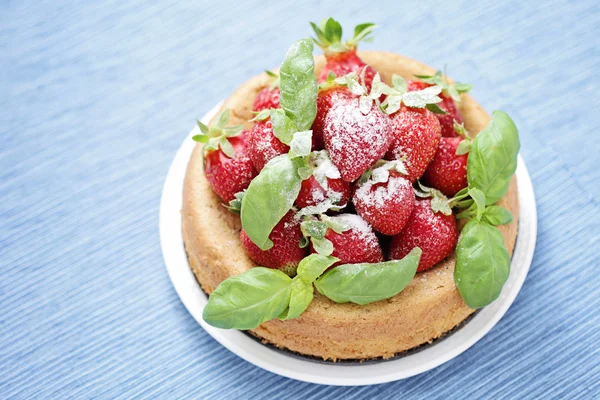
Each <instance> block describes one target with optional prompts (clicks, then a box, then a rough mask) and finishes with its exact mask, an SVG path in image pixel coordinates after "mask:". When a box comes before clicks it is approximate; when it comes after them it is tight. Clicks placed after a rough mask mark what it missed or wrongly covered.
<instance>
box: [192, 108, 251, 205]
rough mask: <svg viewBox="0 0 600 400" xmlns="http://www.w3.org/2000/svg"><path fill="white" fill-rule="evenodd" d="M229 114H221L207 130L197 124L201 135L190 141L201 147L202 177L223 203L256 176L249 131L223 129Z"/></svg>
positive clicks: (227, 111) (244, 187) (227, 201)
mask: <svg viewBox="0 0 600 400" xmlns="http://www.w3.org/2000/svg"><path fill="white" fill-rule="evenodd" d="M228 120H229V110H225V111H223V112H222V113H221V114H220V115H219V117H218V118H217V121H216V122H215V123H214V124H213V125H212V126H210V127H208V126H206V125H204V124H203V123H202V122H200V121H197V122H198V127H199V128H200V134H198V135H194V137H193V139H194V140H195V141H197V142H199V143H204V147H203V148H202V151H203V153H204V174H205V175H206V179H207V180H208V183H209V184H210V186H211V187H212V189H213V191H214V192H215V193H216V194H217V195H218V196H219V197H220V198H221V200H223V201H224V202H226V203H229V202H230V201H231V200H233V199H234V198H235V194H236V193H238V192H241V191H243V190H245V189H247V188H248V186H249V185H250V182H251V181H252V179H254V177H255V176H256V175H257V172H256V170H255V169H254V165H253V164H252V160H251V159H250V155H249V151H248V139H247V138H248V131H242V126H241V125H240V126H229V127H225V125H226V124H227V121H228Z"/></svg>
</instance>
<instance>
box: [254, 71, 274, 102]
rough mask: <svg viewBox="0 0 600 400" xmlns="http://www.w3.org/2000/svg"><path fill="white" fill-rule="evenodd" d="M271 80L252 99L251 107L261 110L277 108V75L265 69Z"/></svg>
mask: <svg viewBox="0 0 600 400" xmlns="http://www.w3.org/2000/svg"><path fill="white" fill-rule="evenodd" d="M265 73H266V74H267V75H269V77H270V78H271V79H272V80H273V81H272V83H271V84H270V85H269V86H267V87H265V88H263V89H262V90H260V91H259V92H258V94H257V95H256V98H255V99H254V105H253V106H252V109H253V110H254V111H262V110H266V109H269V108H279V75H277V74H275V73H274V72H271V71H265Z"/></svg>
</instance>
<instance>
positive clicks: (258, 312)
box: [202, 267, 292, 329]
mask: <svg viewBox="0 0 600 400" xmlns="http://www.w3.org/2000/svg"><path fill="white" fill-rule="evenodd" d="M291 291H292V279H291V278H290V277H289V276H287V275H286V274H285V273H283V272H281V271H279V270H277V269H271V268H263V267H256V268H251V269H249V270H248V271H246V272H244V273H242V274H241V275H237V276H233V277H230V278H227V279H225V280H224V281H223V282H221V284H220V285H219V286H217V288H216V289H215V290H214V291H213V292H212V293H211V295H210V297H209V298H208V303H207V304H206V306H205V307H204V311H203V312H202V318H203V319H204V321H206V322H207V323H208V324H209V325H212V326H214V327H217V328H223V329H254V328H256V327H257V326H259V325H260V324H262V323H263V322H265V321H268V320H270V319H273V318H277V316H279V315H281V313H282V312H283V311H284V310H285V309H286V308H287V307H288V305H289V302H290V295H291Z"/></svg>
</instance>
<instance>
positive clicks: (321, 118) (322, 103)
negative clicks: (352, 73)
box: [311, 82, 352, 150]
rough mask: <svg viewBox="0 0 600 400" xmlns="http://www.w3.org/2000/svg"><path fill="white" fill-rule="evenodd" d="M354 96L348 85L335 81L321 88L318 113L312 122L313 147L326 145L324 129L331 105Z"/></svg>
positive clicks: (318, 98) (318, 148) (317, 148)
mask: <svg viewBox="0 0 600 400" xmlns="http://www.w3.org/2000/svg"><path fill="white" fill-rule="evenodd" d="M349 96H352V93H350V91H349V90H348V88H347V87H345V86H341V85H338V84H336V83H334V82H332V83H331V84H329V83H328V84H326V86H325V87H324V88H322V89H320V90H319V94H318V96H317V115H316V117H315V120H314V122H313V124H312V127H311V129H312V132H313V136H312V137H313V148H314V149H315V150H320V149H322V148H323V146H324V141H323V129H325V118H326V117H327V113H328V112H329V110H330V109H331V107H332V106H333V105H334V104H335V102H336V101H338V100H339V99H341V98H344V97H349Z"/></svg>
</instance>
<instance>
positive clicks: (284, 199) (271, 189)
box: [240, 154, 302, 250]
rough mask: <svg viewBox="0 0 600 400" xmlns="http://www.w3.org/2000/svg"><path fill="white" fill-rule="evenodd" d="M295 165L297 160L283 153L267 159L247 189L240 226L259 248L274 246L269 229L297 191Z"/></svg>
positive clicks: (287, 209) (291, 201)
mask: <svg viewBox="0 0 600 400" xmlns="http://www.w3.org/2000/svg"><path fill="white" fill-rule="evenodd" d="M297 169H298V165H297V162H295V161H294V160H292V159H291V158H290V157H288V155H287V154H282V155H280V156H277V157H275V158H273V159H272V160H270V161H269V162H268V163H267V165H265V167H264V168H263V169H262V170H261V171H260V174H258V176H257V177H256V178H254V179H253V180H252V182H251V183H250V186H248V189H246V193H245V194H244V197H243V198H242V207H241V210H240V214H241V220H242V226H243V227H244V230H245V231H246V234H247V235H248V237H249V238H250V240H252V241H253V242H254V244H256V245H257V246H258V247H259V248H260V249H261V250H268V249H270V248H271V247H272V246H273V242H272V241H271V239H269V235H270V234H271V231H272V230H273V228H274V227H275V225H277V223H278V222H279V221H280V220H281V218H283V216H284V215H285V214H286V213H287V212H288V211H289V210H290V209H291V208H292V205H293V204H294V201H296V197H298V193H300V185H301V184H302V179H300V176H299V175H298V172H297Z"/></svg>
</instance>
